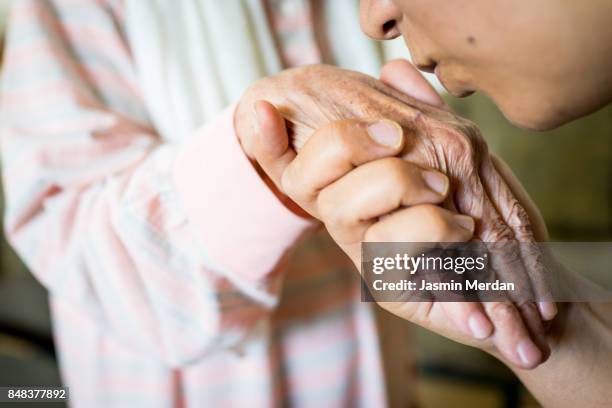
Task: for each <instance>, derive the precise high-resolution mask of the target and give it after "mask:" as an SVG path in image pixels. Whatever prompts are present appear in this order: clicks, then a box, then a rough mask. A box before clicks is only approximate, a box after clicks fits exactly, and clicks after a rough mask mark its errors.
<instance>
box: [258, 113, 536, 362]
mask: <svg viewBox="0 0 612 408" xmlns="http://www.w3.org/2000/svg"><path fill="white" fill-rule="evenodd" d="M255 110H256V114H257V118H258V122H259V124H260V136H259V138H258V139H259V141H258V142H256V143H255V144H254V146H253V147H254V150H253V154H254V156H255V158H256V159H257V161H258V163H259V164H260V165H261V167H262V168H263V169H264V170H265V171H266V173H267V174H268V176H269V177H270V179H271V180H272V182H273V183H274V184H275V185H276V186H277V188H278V189H279V190H280V191H282V192H283V193H284V194H286V195H287V196H288V197H289V198H291V199H292V200H293V201H294V202H295V203H296V204H297V205H299V206H300V207H301V208H303V209H304V210H305V211H307V212H308V213H309V214H310V215H312V216H313V217H316V218H318V219H319V220H321V221H322V222H323V223H324V224H325V226H326V228H327V229H328V231H329V233H330V235H331V236H332V237H333V238H334V240H335V241H336V243H337V244H338V245H339V246H340V247H341V248H342V249H343V250H344V251H345V252H346V253H347V254H348V255H349V257H350V258H351V259H352V260H353V262H354V263H355V265H356V266H357V267H358V268H359V267H360V265H361V258H360V256H361V249H360V246H361V242H363V241H406V242H466V241H469V240H470V239H471V238H472V236H473V233H474V227H475V223H474V220H473V219H472V218H471V217H469V216H465V215H460V214H457V213H456V212H453V211H450V210H448V209H445V208H442V207H441V206H440V205H439V204H441V203H443V202H444V201H445V200H446V199H447V195H448V193H449V191H450V189H449V185H450V183H449V180H448V179H447V177H446V176H445V175H444V174H443V173H441V172H438V171H436V170H434V169H431V168H426V167H421V166H419V165H416V164H414V163H410V162H408V161H406V160H404V159H401V158H399V157H396V155H397V154H398V153H400V152H401V151H402V150H403V147H404V145H405V143H406V140H405V137H404V134H403V131H402V129H401V127H400V126H398V125H397V124H396V123H394V122H392V121H388V120H379V121H372V122H363V121H357V120H342V121H336V122H332V123H330V124H328V125H326V126H323V127H322V128H321V129H319V130H317V131H316V132H315V133H314V134H313V135H312V137H310V138H309V139H308V140H307V141H306V143H305V144H304V146H303V147H302V148H301V149H300V152H299V153H297V154H296V153H295V152H294V150H293V149H291V148H289V146H288V137H287V133H286V127H285V123H284V119H283V118H282V116H280V114H279V112H277V110H276V109H275V108H274V106H273V105H271V104H270V103H268V102H264V101H260V102H257V103H256V105H255ZM381 305H382V306H383V307H385V308H386V309H387V310H389V311H391V312H392V313H395V314H396V315H398V316H400V317H402V318H405V319H407V320H411V321H413V322H415V323H418V324H420V325H422V326H424V327H426V328H428V329H431V330H434V331H436V332H439V333H441V334H443V335H445V336H448V337H451V338H453V339H455V340H458V341H462V342H464V343H468V344H474V343H475V342H487V344H489V345H490V347H491V348H492V349H495V350H499V352H500V353H501V354H502V355H503V356H504V357H505V358H506V359H507V361H509V362H510V363H512V364H514V365H516V366H518V367H522V368H532V367H535V366H536V365H538V364H539V363H541V362H542V361H544V360H545V359H546V357H547V353H548V347H547V345H546V342H545V340H544V339H543V337H542V335H541V333H539V332H537V331H535V330H533V328H532V327H530V326H529V321H526V322H525V323H524V322H523V319H522V317H521V313H520V312H519V310H518V309H517V308H516V307H515V306H514V305H513V304H512V303H510V302H505V303H502V302H495V303H493V302H492V303H485V304H480V303H469V302H465V303H437V302H406V303H381ZM487 344H480V346H481V347H486V346H487Z"/></svg>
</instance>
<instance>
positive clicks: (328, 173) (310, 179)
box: [281, 120, 404, 216]
mask: <svg viewBox="0 0 612 408" xmlns="http://www.w3.org/2000/svg"><path fill="white" fill-rule="evenodd" d="M403 145H404V135H403V130H402V128H401V127H400V126H399V125H398V124H397V123H395V122H392V121H388V120H381V121H377V122H372V123H364V122H359V121H355V120H341V121H337V122H332V123H330V124H328V125H327V126H324V127H323V128H321V129H319V130H318V131H317V132H315V133H314V134H313V135H312V137H311V138H310V139H308V141H307V142H306V144H304V146H303V147H302V149H301V150H300V153H299V154H298V155H297V156H296V158H295V160H293V161H292V162H291V163H290V164H289V165H288V166H287V168H286V170H285V172H284V173H283V176H282V179H281V185H282V190H283V191H284V192H285V194H287V195H288V196H289V197H291V198H292V199H293V200H294V201H296V202H297V203H298V204H300V205H301V206H302V207H303V208H305V209H306V210H307V211H311V213H313V212H314V211H315V208H314V207H315V203H314V200H315V199H316V196H317V194H318V192H319V190H321V189H322V188H324V187H326V186H327V185H329V184H331V183H333V182H334V181H336V180H337V179H339V178H340V177H342V176H344V175H345V174H346V173H348V172H349V171H350V170H352V169H353V168H354V167H356V166H359V165H361V164H364V163H367V162H369V161H372V160H376V159H380V158H383V157H389V156H395V155H396V154H398V153H399V152H400V151H401V149H402V147H403ZM313 215H315V216H316V214H314V213H313Z"/></svg>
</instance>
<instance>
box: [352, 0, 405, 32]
mask: <svg viewBox="0 0 612 408" xmlns="http://www.w3.org/2000/svg"><path fill="white" fill-rule="evenodd" d="M360 16H361V29H362V30H363V32H364V33H366V35H368V36H369V37H371V38H373V39H375V40H391V39H393V38H396V37H398V36H399V35H400V31H399V23H400V21H401V19H402V13H401V11H400V10H399V9H398V8H397V7H396V6H395V4H394V3H393V1H392V0H361V3H360Z"/></svg>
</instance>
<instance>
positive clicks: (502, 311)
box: [489, 303, 516, 322]
mask: <svg viewBox="0 0 612 408" xmlns="http://www.w3.org/2000/svg"><path fill="white" fill-rule="evenodd" d="M489 313H490V314H491V317H492V318H493V320H495V321H498V322H507V321H510V320H512V319H514V317H515V316H516V309H515V308H514V306H513V305H511V304H510V303H495V304H494V305H493V306H492V307H491V310H490V311H489Z"/></svg>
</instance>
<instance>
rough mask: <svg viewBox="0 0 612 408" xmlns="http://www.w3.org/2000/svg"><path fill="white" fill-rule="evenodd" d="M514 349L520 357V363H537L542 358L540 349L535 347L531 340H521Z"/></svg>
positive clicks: (529, 364) (530, 364) (527, 364)
mask: <svg viewBox="0 0 612 408" xmlns="http://www.w3.org/2000/svg"><path fill="white" fill-rule="evenodd" d="M516 351H517V352H518V355H519V358H520V359H521V363H523V364H524V365H526V366H529V367H531V366H534V365H536V364H538V363H539V362H540V359H541V358H542V353H541V352H540V349H539V348H537V347H536V345H535V344H533V341H531V340H522V341H521V342H520V343H519V345H518V347H517V348H516Z"/></svg>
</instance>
